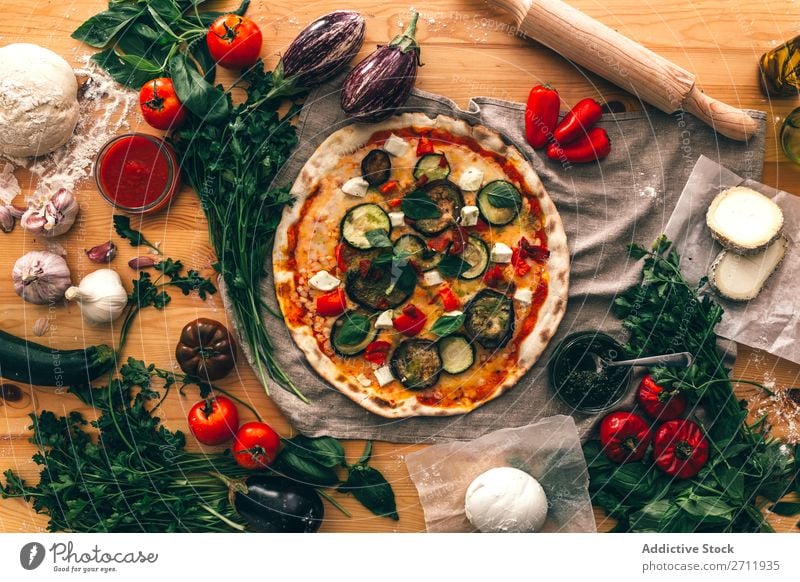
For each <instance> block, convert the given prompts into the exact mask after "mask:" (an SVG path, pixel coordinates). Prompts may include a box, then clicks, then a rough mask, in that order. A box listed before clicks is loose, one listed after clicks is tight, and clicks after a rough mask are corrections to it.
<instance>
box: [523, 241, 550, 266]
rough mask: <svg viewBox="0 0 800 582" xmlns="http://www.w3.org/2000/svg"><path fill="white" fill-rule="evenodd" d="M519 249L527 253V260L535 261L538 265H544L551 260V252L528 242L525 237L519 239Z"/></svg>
mask: <svg viewBox="0 0 800 582" xmlns="http://www.w3.org/2000/svg"><path fill="white" fill-rule="evenodd" d="M519 248H520V249H521V250H523V251H525V255H524V257H525V258H526V259H533V260H534V261H536V262H537V263H543V262H544V261H546V260H547V259H549V258H550V251H549V250H548V248H547V247H543V246H542V245H535V244H533V243H531V242H530V241H528V239H526V238H525V237H524V236H523V237H522V238H521V239H519Z"/></svg>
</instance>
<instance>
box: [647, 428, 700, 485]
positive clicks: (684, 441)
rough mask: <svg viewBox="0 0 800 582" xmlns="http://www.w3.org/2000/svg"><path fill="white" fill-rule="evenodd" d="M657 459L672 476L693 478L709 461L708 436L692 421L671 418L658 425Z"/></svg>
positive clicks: (654, 450)
mask: <svg viewBox="0 0 800 582" xmlns="http://www.w3.org/2000/svg"><path fill="white" fill-rule="evenodd" d="M653 459H654V460H655V462H656V465H658V467H659V469H661V470H662V471H664V472H665V473H666V474H667V475H669V476H671V477H677V478H678V479H689V478H691V477H694V476H695V475H697V474H698V473H699V472H700V469H702V468H703V466H704V465H705V464H706V461H708V439H706V436H705V435H704V434H703V430H702V429H701V428H700V427H699V426H697V425H696V424H695V423H694V422H692V421H691V420H683V419H678V420H670V421H667V422H665V423H664V424H662V425H661V426H660V427H658V430H657V431H656V436H655V438H654V439H653Z"/></svg>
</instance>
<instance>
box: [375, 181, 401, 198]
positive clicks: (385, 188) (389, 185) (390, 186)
mask: <svg viewBox="0 0 800 582" xmlns="http://www.w3.org/2000/svg"><path fill="white" fill-rule="evenodd" d="M397 188H398V184H397V180H389V181H388V182H384V183H383V184H381V185H380V186H378V190H380V193H381V194H384V195H385V194H388V193H389V192H391V191H393V190H396V189H397Z"/></svg>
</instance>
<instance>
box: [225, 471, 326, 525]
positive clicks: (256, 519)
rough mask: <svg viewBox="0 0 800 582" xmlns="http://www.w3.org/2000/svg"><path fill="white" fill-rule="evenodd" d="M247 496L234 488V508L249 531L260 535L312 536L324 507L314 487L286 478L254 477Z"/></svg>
mask: <svg viewBox="0 0 800 582" xmlns="http://www.w3.org/2000/svg"><path fill="white" fill-rule="evenodd" d="M244 485H245V486H246V487H247V493H244V492H243V491H240V490H238V488H236V489H234V491H236V493H235V497H234V505H235V507H236V511H237V512H238V513H239V515H241V516H242V517H243V518H244V519H245V521H246V522H247V524H248V525H249V526H250V529H252V530H253V531H257V532H261V533H314V532H316V531H317V530H319V528H320V525H322V518H323V517H324V516H325V508H324V506H323V505H322V499H320V496H319V494H318V493H317V492H316V490H315V489H314V488H313V487H310V486H308V485H304V484H302V483H298V482H297V481H291V480H290V479H286V478H285V477H277V476H271V475H253V476H251V477H248V479H247V481H245V482H244Z"/></svg>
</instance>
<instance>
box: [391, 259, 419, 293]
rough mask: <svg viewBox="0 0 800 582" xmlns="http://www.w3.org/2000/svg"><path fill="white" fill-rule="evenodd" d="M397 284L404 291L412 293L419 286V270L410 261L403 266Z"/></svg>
mask: <svg viewBox="0 0 800 582" xmlns="http://www.w3.org/2000/svg"><path fill="white" fill-rule="evenodd" d="M395 286H396V287H397V288H398V289H399V290H400V291H402V292H403V293H410V292H411V291H413V290H414V287H416V286H417V272H416V271H415V270H414V267H412V266H411V264H410V263H407V264H406V265H405V266H403V267H402V269H401V271H400V276H399V277H398V279H397V283H396V284H395Z"/></svg>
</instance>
